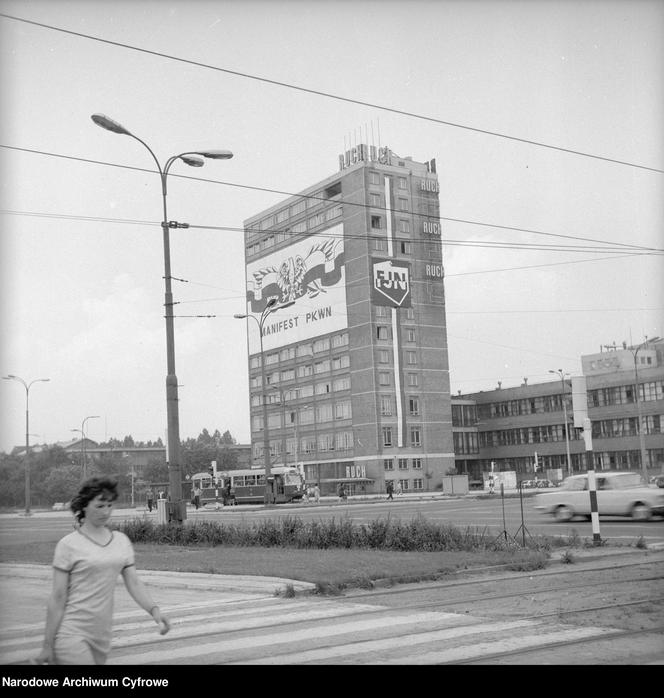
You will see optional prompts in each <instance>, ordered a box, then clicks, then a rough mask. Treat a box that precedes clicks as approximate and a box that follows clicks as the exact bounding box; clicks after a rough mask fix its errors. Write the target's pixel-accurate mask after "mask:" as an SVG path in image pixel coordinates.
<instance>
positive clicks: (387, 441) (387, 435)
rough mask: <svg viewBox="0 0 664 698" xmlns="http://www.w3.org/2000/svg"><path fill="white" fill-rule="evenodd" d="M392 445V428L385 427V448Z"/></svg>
mask: <svg viewBox="0 0 664 698" xmlns="http://www.w3.org/2000/svg"><path fill="white" fill-rule="evenodd" d="M391 445H392V427H383V446H391Z"/></svg>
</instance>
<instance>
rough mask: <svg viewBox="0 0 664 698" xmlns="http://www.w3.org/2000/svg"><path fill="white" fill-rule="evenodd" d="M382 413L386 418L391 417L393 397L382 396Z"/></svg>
mask: <svg viewBox="0 0 664 698" xmlns="http://www.w3.org/2000/svg"><path fill="white" fill-rule="evenodd" d="M380 413H381V415H383V416H384V417H389V416H390V415H391V414H392V396H391V395H381V396H380Z"/></svg>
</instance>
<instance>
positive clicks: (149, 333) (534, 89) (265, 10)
mask: <svg viewBox="0 0 664 698" xmlns="http://www.w3.org/2000/svg"><path fill="white" fill-rule="evenodd" d="M0 12H2V13H3V14H4V15H11V16H13V17H15V18H20V19H21V20H29V21H31V22H36V23H39V24H41V25H50V28H49V27H46V26H37V25H35V24H29V23H27V22H25V21H18V20H17V19H10V18H7V17H0V52H1V53H0V64H1V68H0V70H1V71H2V72H1V76H0V77H1V81H2V82H1V84H2V95H1V97H2V100H1V101H2V107H1V111H2V114H1V116H2V118H1V121H2V126H1V138H0V141H1V145H2V147H1V148H0V157H1V158H2V172H1V174H2V185H1V190H0V191H1V192H2V196H1V201H0V208H1V209H2V213H1V214H0V221H1V224H2V229H1V230H2V234H1V237H0V241H1V249H0V254H1V262H0V264H1V269H0V279H1V287H0V290H1V296H0V297H1V299H2V301H1V305H0V311H1V327H2V330H1V331H2V339H1V345H0V346H1V354H0V373H1V374H2V375H6V374H15V375H17V376H20V377H22V378H23V379H24V380H26V382H29V381H31V380H33V379H35V378H42V377H43V378H50V382H49V383H37V384H34V385H33V387H32V388H31V389H30V394H29V395H30V402H29V408H30V433H31V437H30V440H31V442H33V443H34V442H39V443H42V442H49V443H50V442H54V441H64V440H67V439H70V438H72V437H75V436H76V434H75V433H72V431H71V429H77V428H78V429H80V427H81V424H82V421H83V419H84V418H85V417H87V416H91V415H99V419H91V420H88V421H87V424H86V433H87V435H88V436H89V437H90V438H92V439H95V440H97V441H101V440H104V439H107V438H110V437H116V438H123V437H124V436H125V435H127V434H131V435H133V437H134V438H135V439H138V440H155V439H157V438H160V437H161V438H162V439H164V440H165V428H166V400H165V387H164V381H165V375H166V339H165V328H164V319H163V293H164V282H163V274H164V269H163V264H164V259H163V248H162V238H161V229H160V227H159V225H158V223H159V221H160V220H161V192H160V184H159V178H158V176H157V174H155V173H154V172H149V171H148V172H146V171H145V170H150V169H154V168H153V162H152V160H151V158H150V155H149V153H148V152H147V150H145V149H144V148H143V147H142V146H141V145H140V144H139V143H137V142H136V141H135V140H133V139H131V138H128V137H126V136H121V135H116V134H113V133H110V132H107V131H104V130H102V129H100V128H98V127H97V126H95V125H94V124H93V122H92V121H91V120H90V115H91V114H93V113H95V112H101V113H104V114H106V115H108V116H110V117H112V118H114V119H115V120H117V121H119V122H121V123H122V124H123V125H124V126H125V127H126V128H128V129H129V130H131V131H132V132H133V133H134V134H135V135H136V136H138V137H140V138H142V139H143V140H144V141H145V142H146V143H148V145H150V147H151V148H152V149H153V150H154V152H155V153H156V154H157V156H158V158H159V159H160V160H161V162H162V163H163V162H164V161H165V160H166V159H167V158H168V157H169V156H171V155H174V154H178V153H181V152H184V151H190V150H196V149H200V148H224V149H229V150H232V151H233V153H234V155H235V156H234V158H233V159H232V160H227V161H212V160H208V161H207V162H206V165H205V167H204V168H202V169H196V170H194V169H191V168H188V167H186V166H185V165H184V164H181V163H178V164H175V165H174V166H173V168H172V170H171V172H172V175H187V176H192V177H199V178H205V179H207V180H208V181H200V180H198V181H197V180H194V179H185V178H183V177H176V176H171V177H170V178H169V182H170V184H169V192H168V205H169V218H171V219H176V220H179V221H186V222H188V223H190V224H191V225H192V228H190V229H188V230H177V231H173V232H172V235H171V262H172V275H173V276H174V277H177V278H179V279H184V280H186V282H173V284H174V285H173V291H174V295H175V300H176V301H178V302H179V304H178V305H176V306H175V313H176V315H177V316H184V317H178V318H177V319H176V321H175V348H176V369H177V376H178V380H179V384H180V386H181V387H180V392H179V397H180V434H181V437H182V438H187V437H190V436H192V437H195V436H197V435H198V434H199V433H200V431H201V430H202V429H203V428H207V429H208V430H210V431H212V430H214V429H220V430H221V431H222V432H223V431H225V430H229V431H230V432H231V434H232V435H233V436H234V437H235V438H236V439H238V440H239V441H240V442H243V443H247V442H248V441H249V390H248V377H247V365H246V325H245V323H244V322H241V321H238V320H235V319H233V314H234V313H241V312H244V310H245V304H244V288H245V277H244V245H243V235H242V232H241V228H242V224H243V221H244V220H245V219H246V218H248V217H249V216H251V215H253V214H255V213H258V212H259V211H261V210H262V209H264V208H267V207H269V206H271V205H273V204H276V203H278V202H279V201H281V200H283V199H284V198H286V194H288V193H297V192H299V191H301V190H302V189H304V188H305V187H307V186H309V185H311V184H314V183H315V182H317V181H319V180H321V179H324V178H326V177H328V176H330V175H332V174H334V172H335V171H337V170H338V154H339V153H341V152H342V151H343V150H344V148H345V146H347V145H348V144H349V143H351V142H352V143H353V144H354V143H355V142H358V141H360V133H362V135H364V133H367V134H368V135H369V140H371V133H372V132H373V140H374V142H375V141H376V140H378V134H380V144H381V145H387V146H388V147H390V148H391V149H392V150H393V151H394V152H395V153H396V154H398V155H399V156H402V157H406V156H412V157H413V158H414V159H415V160H418V161H420V162H422V161H426V160H430V159H431V158H435V159H436V161H437V164H438V177H439V181H440V185H441V192H440V208H441V217H442V224H443V243H444V247H443V255H444V260H443V261H444V266H445V273H446V282H445V283H446V299H447V307H446V310H447V320H448V339H449V356H450V375H451V386H452V392H453V393H454V394H456V393H457V392H458V391H461V392H463V393H466V392H472V391H477V390H491V389H493V388H494V387H496V385H497V382H498V381H502V385H503V387H509V386H513V385H519V384H520V383H522V382H523V378H524V377H527V378H528V381H529V382H530V383H536V382H542V381H548V380H557V378H556V376H553V375H551V374H550V373H549V370H552V369H558V368H562V369H563V370H564V371H566V372H569V373H570V374H572V375H575V374H579V373H580V356H581V355H582V354H589V353H594V352H597V351H599V349H600V346H601V345H604V344H611V343H613V342H614V341H615V342H617V343H618V344H620V343H621V342H622V341H623V340H626V341H628V342H630V341H632V342H638V341H641V340H642V339H643V337H644V336H645V335H647V336H649V337H653V336H656V335H659V336H661V335H664V327H663V324H664V323H663V318H664V302H663V298H664V281H663V279H664V273H663V264H664V258H663V257H662V256H661V254H659V255H658V254H652V253H646V254H644V252H648V251H647V250H639V249H637V246H638V247H641V248H659V249H660V250H661V249H662V248H664V236H663V234H662V231H663V229H664V228H663V225H662V223H663V218H664V207H663V202H664V199H663V197H662V183H663V173H662V170H664V149H663V142H662V139H663V133H664V132H663V129H662V124H663V123H664V79H663V77H664V76H663V75H662V72H663V66H664V55H663V53H664V51H663V48H664V42H663V33H664V2H661V1H659V0H657V1H654V0H653V1H648V0H632V1H629V2H628V1H627V0H612V1H609V0H594V1H593V0H591V1H586V2H583V1H576V2H570V1H567V0H561V1H558V2H553V1H552V2H544V1H542V2H527V3H526V2H516V1H515V2H508V1H506V0H505V1H503V0H496V1H493V2H487V1H480V0H477V1H473V0H470V1H468V2H446V1H444V0H440V1H435V0H432V1H429V2H426V1H417V0H415V1H412V0H411V1H409V2H389V1H388V2H385V1H383V2H366V1H362V0H353V1H352V2H344V1H343V0H337V1H332V0H328V1H324V0H323V1H318V2H316V1H311V0H308V1H306V2H305V1H301V2H257V1H252V0H243V1H242V2H239V1H238V2H227V1H226V2H225V1H221V0H220V1H212V0H209V1H204V0H189V1H186V2H185V1H183V0H181V1H171V2H169V1H168V0H160V1H159V2H157V1H153V2H148V1H144V0H133V1H131V2H128V1H127V2H122V1H120V0H114V1H113V2H110V1H109V2H104V1H102V0H97V1H96V2H95V1H89V0H88V1H85V2H82V1H81V2H64V1H61V0H48V1H45V0H40V1H31V0H21V1H14V2H12V1H9V0H2V1H1V2H0ZM61 30H67V31H68V32H70V33H66V32H64V31H61ZM83 35H85V36H83ZM89 37H94V38H89ZM102 40H103V41H102ZM118 44H122V45H118ZM157 54H160V55H157ZM277 83H281V84H277ZM287 85H291V86H293V87H301V88H306V89H307V90H314V91H318V92H322V93H326V95H321V94H313V93H312V92H307V91H303V90H297V89H294V88H293V87H288V86H287ZM333 96H337V97H343V98H346V100H353V101H343V100H340V99H335V98H333ZM358 102H361V103H363V104H359V103H358ZM403 112H407V113H408V114H405V113H403ZM506 136H508V137H506ZM362 140H364V139H362ZM547 146H549V147H547ZM570 151H574V152H570ZM127 168H143V170H144V171H137V170H133V169H127ZM275 190H277V191H279V192H284V193H285V194H279V193H276V192H275ZM193 226H209V227H210V228H205V227H193ZM214 228H217V229H214ZM515 229H520V230H515ZM526 231H530V232H526ZM495 242H503V243H504V242H507V243H511V244H512V245H513V246H512V247H510V248H495V247H491V246H490V245H491V244H492V243H495ZM533 245H536V246H539V249H533V248H532V246H533ZM560 245H565V246H570V245H574V246H585V247H584V248H582V249H575V250H570V249H561V248H560ZM542 246H551V247H542ZM630 246H631V247H630ZM193 315H214V316H215V317H213V318H196V317H186V316H193ZM0 402H1V406H2V410H1V411H2V422H1V423H0V450H1V451H9V450H10V449H11V448H12V447H13V446H14V445H17V444H21V443H23V442H24V440H25V390H24V389H23V387H22V386H21V385H19V384H18V383H16V382H14V381H2V383H0Z"/></svg>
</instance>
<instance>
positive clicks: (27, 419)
mask: <svg viewBox="0 0 664 698" xmlns="http://www.w3.org/2000/svg"><path fill="white" fill-rule="evenodd" d="M2 379H3V380H6V381H9V380H11V381H18V382H19V383H22V384H23V387H24V388H25V515H26V516H30V410H29V408H28V401H29V396H30V386H31V385H32V384H33V383H48V382H49V381H50V380H51V379H50V378H35V379H34V380H33V381H30V382H29V383H26V382H25V381H24V380H23V379H22V378H19V377H18V376H13V375H12V374H11V373H10V374H8V375H6V376H3V377H2Z"/></svg>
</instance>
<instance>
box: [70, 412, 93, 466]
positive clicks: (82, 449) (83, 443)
mask: <svg viewBox="0 0 664 698" xmlns="http://www.w3.org/2000/svg"><path fill="white" fill-rule="evenodd" d="M88 419H99V415H98V414H91V415H90V416H89V417H86V418H85V419H84V420H83V421H82V422H81V428H80V429H72V431H78V432H80V433H81V480H86V479H87V477H88V472H87V463H86V459H85V423H86V422H87V421H88Z"/></svg>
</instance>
